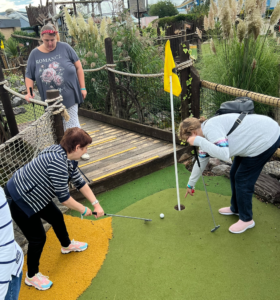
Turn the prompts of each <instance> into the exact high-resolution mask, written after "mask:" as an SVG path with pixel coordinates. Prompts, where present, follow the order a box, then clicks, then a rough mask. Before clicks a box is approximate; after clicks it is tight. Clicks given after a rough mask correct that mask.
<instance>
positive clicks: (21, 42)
mask: <svg viewBox="0 0 280 300" xmlns="http://www.w3.org/2000/svg"><path fill="white" fill-rule="evenodd" d="M13 34H15V35H22V36H27V37H37V35H36V33H35V32H32V33H28V32H26V31H22V30H16V31H14V33H13ZM13 39H15V40H16V41H17V42H18V43H19V44H23V45H26V42H30V40H28V39H25V38H18V37H17V38H13Z"/></svg>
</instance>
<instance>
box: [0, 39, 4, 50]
mask: <svg viewBox="0 0 280 300" xmlns="http://www.w3.org/2000/svg"><path fill="white" fill-rule="evenodd" d="M0 48H1V49H4V43H3V41H2V40H1V44H0Z"/></svg>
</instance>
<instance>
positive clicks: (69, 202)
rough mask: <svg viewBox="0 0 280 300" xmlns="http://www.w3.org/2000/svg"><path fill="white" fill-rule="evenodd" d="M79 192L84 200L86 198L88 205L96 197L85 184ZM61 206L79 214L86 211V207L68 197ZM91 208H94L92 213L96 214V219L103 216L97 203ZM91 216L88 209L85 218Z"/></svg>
mask: <svg viewBox="0 0 280 300" xmlns="http://www.w3.org/2000/svg"><path fill="white" fill-rule="evenodd" d="M80 192H81V193H82V194H83V195H84V196H85V198H87V199H88V200H89V201H90V203H93V202H94V201H95V200H96V197H95V196H94V194H93V192H92V190H91V189H90V187H89V186H88V185H87V184H85V185H84V186H83V187H82V188H81V189H80ZM62 204H63V205H64V206H66V207H68V208H70V209H73V210H76V211H78V212H80V213H81V214H83V213H84V211H85V209H86V207H85V206H84V205H82V204H81V203H79V202H77V201H76V200H74V199H73V198H72V197H70V198H69V199H68V200H66V201H64V202H62ZM93 207H94V211H95V212H96V213H97V215H96V218H99V217H102V216H104V211H103V209H102V207H101V205H100V204H99V203H96V204H94V205H93ZM91 215H92V212H91V209H90V208H88V209H87V213H86V214H85V216H91Z"/></svg>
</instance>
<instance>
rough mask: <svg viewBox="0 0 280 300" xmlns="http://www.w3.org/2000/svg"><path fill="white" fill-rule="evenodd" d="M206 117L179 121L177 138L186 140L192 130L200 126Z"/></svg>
mask: <svg viewBox="0 0 280 300" xmlns="http://www.w3.org/2000/svg"><path fill="white" fill-rule="evenodd" d="M205 120H206V119H205V118H204V117H200V118H199V119H197V118H187V119H185V120H184V121H182V122H181V123H180V126H179V138H180V140H181V141H187V140H188V138H189V137H190V136H191V135H192V131H194V130H196V129H199V128H201V124H202V123H203V122H204V121H205Z"/></svg>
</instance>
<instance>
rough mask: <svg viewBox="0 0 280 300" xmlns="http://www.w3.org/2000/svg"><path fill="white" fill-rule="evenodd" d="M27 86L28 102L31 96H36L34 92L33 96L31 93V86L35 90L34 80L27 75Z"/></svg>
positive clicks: (26, 96) (26, 98)
mask: <svg viewBox="0 0 280 300" xmlns="http://www.w3.org/2000/svg"><path fill="white" fill-rule="evenodd" d="M25 86H26V90H27V95H25V100H26V101H27V102H30V101H29V98H32V99H33V98H34V93H33V96H31V94H30V88H32V91H33V87H34V81H33V80H32V79H30V78H27V77H25Z"/></svg>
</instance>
